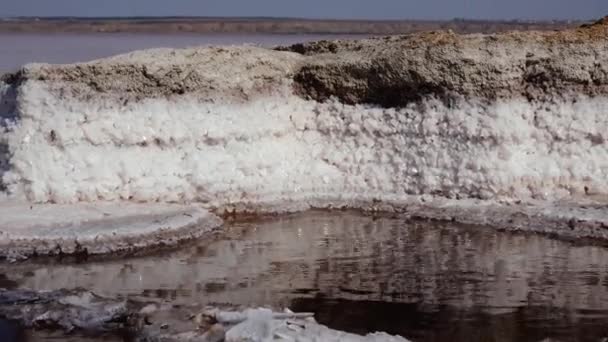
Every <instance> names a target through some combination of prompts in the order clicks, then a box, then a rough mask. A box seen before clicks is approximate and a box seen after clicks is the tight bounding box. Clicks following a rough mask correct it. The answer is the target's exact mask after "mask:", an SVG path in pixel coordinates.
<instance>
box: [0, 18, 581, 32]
mask: <svg viewBox="0 0 608 342" xmlns="http://www.w3.org/2000/svg"><path fill="white" fill-rule="evenodd" d="M584 23H585V22H584V21H514V20H511V21H491V20H466V19H454V20H449V21H447V20H446V21H440V20H382V21H380V20H337V19H298V18H265V17H251V18H235V17H228V18H222V17H117V18H73V17H49V18H35V17H16V18H3V19H0V33H158V34H160V33H172V34H175V33H259V34H379V35H381V34H386V35H391V34H405V33H414V32H421V31H437V30H452V31H454V32H457V33H497V32H505V31H529V30H538V31H548V30H561V29H565V28H571V27H575V26H580V25H581V24H584Z"/></svg>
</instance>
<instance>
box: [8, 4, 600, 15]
mask: <svg viewBox="0 0 608 342" xmlns="http://www.w3.org/2000/svg"><path fill="white" fill-rule="evenodd" d="M170 15H200V16H284V17H311V18H366V19H403V18H419V19H451V18H455V17H460V18H486V19H591V18H598V17H602V16H604V15H608V0H0V16H170Z"/></svg>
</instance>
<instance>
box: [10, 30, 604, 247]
mask: <svg viewBox="0 0 608 342" xmlns="http://www.w3.org/2000/svg"><path fill="white" fill-rule="evenodd" d="M606 38H608V25H606V22H605V21H600V22H598V23H597V24H596V25H592V26H589V27H585V28H580V29H576V30H570V31H563V32H553V33H538V32H525V33H509V34H501V35H470V36H459V35H455V34H452V33H427V34H420V35H410V36H402V37H392V38H378V39H369V40H362V41H342V42H319V43H313V44H308V45H296V46H292V47H288V48H279V49H276V50H268V49H262V48H256V47H224V48H217V47H216V48H200V49H185V50H150V51H143V52H134V53H132V54H128V55H122V56H117V57H113V58H109V59H104V60H98V61H93V62H90V63H83V64H76V65H59V66H51V65H29V66H26V67H25V68H24V69H22V70H21V71H20V72H18V73H16V74H14V75H10V76H8V77H5V84H6V86H5V88H4V89H5V90H4V94H6V95H4V97H3V101H6V103H7V104H5V105H3V107H2V109H3V113H2V116H3V117H11V118H12V119H11V120H9V121H10V122H9V123H7V124H6V125H5V126H6V127H7V129H6V132H5V133H3V134H2V140H1V141H0V144H3V146H4V147H3V148H4V150H6V151H8V153H4V155H5V156H6V157H4V159H5V161H4V165H5V166H4V168H3V170H4V171H3V173H4V174H3V176H2V180H3V186H4V187H5V188H6V189H7V193H8V194H9V197H12V198H19V199H26V200H28V201H31V202H36V203H48V202H51V203H76V202H82V201H85V202H90V201H101V200H103V201H139V202H156V201H160V202H182V203H186V202H187V203H191V202H194V203H200V204H202V205H203V206H204V207H206V208H211V209H219V210H220V211H222V210H229V211H232V210H236V211H245V210H249V211H261V210H264V211H282V210H300V209H306V208H310V207H342V206H348V207H365V208H375V207H379V206H382V204H387V203H388V204H389V206H388V207H390V208H391V209H392V210H403V209H404V207H409V208H419V207H425V206H427V207H428V206H429V205H428V203H445V201H448V202H450V201H456V203H458V201H459V200H465V199H470V200H475V201H477V200H483V201H485V202H484V203H491V204H493V205H495V206H496V207H500V206H501V205H507V204H514V203H518V204H517V205H522V206H523V207H524V208H528V207H529V205H532V206H533V207H534V208H537V207H538V206H537V205H538V204H539V203H540V204H541V206H544V205H550V203H551V202H553V201H560V202H564V201H565V202H568V203H581V201H585V202H589V201H592V202H593V203H594V205H598V203H599V205H602V204H603V203H604V201H603V200H602V198H603V197H604V196H605V195H606V194H608V185H607V184H606V182H605V181H604V180H605V179H606V176H608V148H607V147H608V145H607V143H606V135H605V129H604V127H606V125H607V124H608V116H607V115H606V111H607V109H608V53H607V52H608V40H607V39H606ZM10 103H14V104H15V105H14V106H13V105H12V104H10ZM0 151H1V149H0ZM7 157H8V160H6V159H7ZM404 203H409V204H408V205H405V204H404ZM412 203H414V205H411V204H412ZM421 203H427V204H426V205H419V204H421ZM460 203H465V204H466V203H468V202H460ZM459 206H462V205H459ZM575 206H576V204H575ZM431 207H432V206H431ZM383 208H387V206H384V207H383ZM434 208H435V209H437V210H441V208H442V206H436V207H434ZM505 208H506V207H505ZM471 209H473V208H472V207H471ZM526 210H528V209H526ZM539 210H540V209H539ZM532 212H534V210H532ZM415 214H416V215H422V216H429V215H428V214H427V213H425V211H424V210H420V211H419V212H416V213H415ZM531 215H532V217H534V215H535V214H531ZM558 216H559V215H558ZM594 217H595V216H594ZM482 219H483V218H482ZM570 219H572V217H570V218H568V220H570ZM574 219H576V216H575V217H574ZM509 220H510V219H506V223H505V224H504V225H505V226H508V222H509ZM511 221H513V220H511ZM604 222H608V220H607V219H606V217H604V216H603V215H599V218H597V219H596V220H595V221H594V222H593V223H594V224H595V225H596V226H594V227H596V228H597V227H599V228H597V229H595V230H594V231H595V232H597V234H596V233H593V234H590V235H591V236H594V235H597V236H598V237H603V235H604V234H605V232H604V231H603V228H601V227H603V224H604ZM524 225H525V224H524Z"/></svg>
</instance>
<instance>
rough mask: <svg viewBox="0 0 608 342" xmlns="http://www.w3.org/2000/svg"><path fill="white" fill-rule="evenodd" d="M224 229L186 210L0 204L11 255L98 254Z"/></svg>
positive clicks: (0, 235)
mask: <svg viewBox="0 0 608 342" xmlns="http://www.w3.org/2000/svg"><path fill="white" fill-rule="evenodd" d="M220 224H221V220H220V219H219V218H218V217H216V216H215V215H213V214H210V213H209V212H207V211H205V210H203V209H200V208H197V207H191V206H183V205H172V204H159V203H147V204H138V203H122V202H119V203H94V204H87V203H78V204H73V205H61V204H43V205H37V204H30V203H17V202H8V201H2V202H0V246H3V247H4V248H3V250H4V252H6V253H8V252H9V250H12V251H17V252H19V253H24V254H31V253H32V252H34V251H35V252H37V253H42V254H46V253H48V252H49V250H50V249H57V248H58V249H60V250H61V251H62V252H74V251H79V250H80V251H82V249H83V248H86V250H87V252H89V253H93V254H96V253H99V252H111V251H118V250H124V249H128V246H133V247H135V246H139V247H151V246H154V245H156V244H157V243H161V242H162V243H168V244H172V243H177V242H179V240H182V239H187V238H194V237H197V236H200V235H202V234H204V233H205V232H208V231H210V230H211V229H213V228H216V227H217V226H219V225H220ZM164 236H165V239H164V240H162V239H161V237H164ZM131 239H133V240H134V241H131ZM6 253H0V254H6Z"/></svg>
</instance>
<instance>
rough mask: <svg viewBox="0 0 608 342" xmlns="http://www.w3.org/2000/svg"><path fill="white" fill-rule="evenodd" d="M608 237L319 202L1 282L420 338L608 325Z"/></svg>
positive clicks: (598, 330) (509, 335)
mask: <svg viewBox="0 0 608 342" xmlns="http://www.w3.org/2000/svg"><path fill="white" fill-rule="evenodd" d="M607 269H608V250H606V249H604V248H602V247H597V246H575V245H572V244H570V243H567V242H563V241H558V240H552V239H549V238H546V237H542V236H538V235H530V234H514V233H505V232H497V231H495V230H493V229H491V228H483V227H466V226H462V225H456V224H449V223H444V224H438V223H428V222H419V221H417V222H416V221H415V222H412V221H406V220H402V219H399V218H390V217H373V216H368V215H361V214H357V213H353V212H332V213H329V212H314V211H313V212H308V213H302V214H297V215H293V216H288V217H282V218H272V219H265V220H263V221H258V222H249V223H236V224H233V225H232V226H231V227H229V228H228V230H227V232H226V234H222V235H221V236H219V237H217V240H216V241H213V242H207V243H205V242H200V243H196V244H192V245H189V246H186V247H184V248H182V249H181V250H179V251H174V252H166V253H163V254H161V255H156V256H148V257H142V258H132V259H128V260H113V261H106V262H93V263H83V264H69V265H65V264H64V265H61V264H57V265H54V264H52V263H46V264H36V263H29V264H24V265H21V266H15V265H3V266H2V268H0V273H2V274H4V276H2V277H0V280H1V282H2V284H10V285H11V286H13V287H14V286H18V287H27V288H32V289H37V290H47V289H60V288H76V287H84V288H88V289H92V290H93V291H95V292H98V293H100V294H106V295H120V296H131V297H135V298H144V299H146V298H148V299H151V298H155V299H158V298H161V299H164V300H167V301H170V302H172V303H175V304H180V303H181V304H188V303H194V302H197V303H201V304H207V303H229V304H243V305H265V304H268V305H273V306H276V307H283V306H287V307H290V308H291V309H293V310H297V311H312V312H315V313H316V315H317V319H318V320H319V321H320V322H321V323H324V324H328V325H329V326H331V327H333V328H337V329H343V330H347V331H352V332H358V333H365V332H369V331H375V330H382V331H386V332H389V333H393V334H400V335H403V336H405V337H408V338H411V339H413V340H416V341H441V340H446V339H450V340H453V341H513V340H518V341H540V340H541V339H543V338H546V337H557V338H559V339H560V340H561V341H579V340H588V341H597V340H599V339H600V338H602V337H607V336H608V324H607V323H608V277H607V272H606V271H607Z"/></svg>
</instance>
